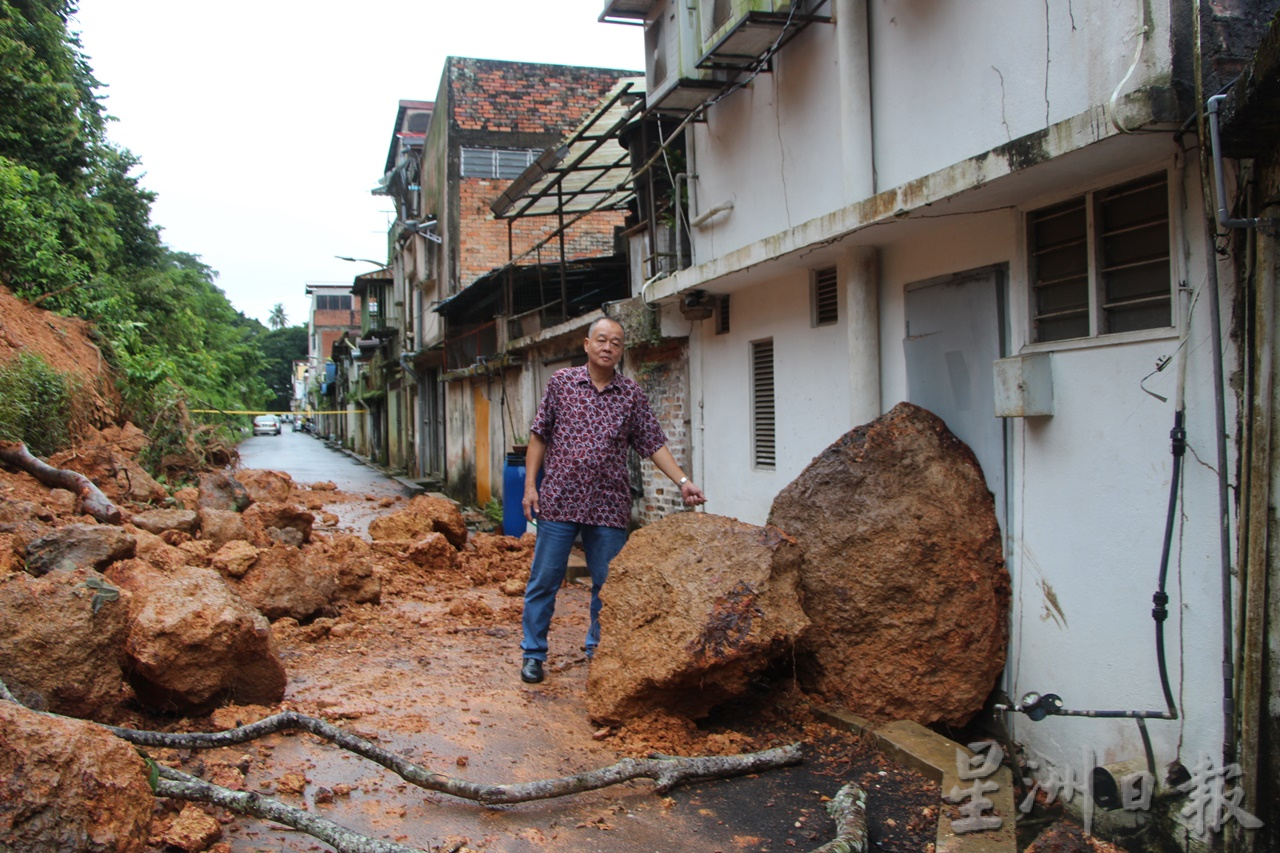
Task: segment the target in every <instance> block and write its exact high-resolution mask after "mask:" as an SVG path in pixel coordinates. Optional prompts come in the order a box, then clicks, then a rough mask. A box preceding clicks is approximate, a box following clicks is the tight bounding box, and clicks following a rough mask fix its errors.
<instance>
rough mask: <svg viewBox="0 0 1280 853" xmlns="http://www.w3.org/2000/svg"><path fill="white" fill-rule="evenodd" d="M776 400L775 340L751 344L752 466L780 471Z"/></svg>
mask: <svg viewBox="0 0 1280 853" xmlns="http://www.w3.org/2000/svg"><path fill="white" fill-rule="evenodd" d="M775 415H776V409H775V406H774V396H773V340H772V339H768V340H763V341H752V342H751V462H752V464H753V465H754V466H755V467H756V468H765V469H770V470H772V469H773V468H776V467H777V420H776V416H775Z"/></svg>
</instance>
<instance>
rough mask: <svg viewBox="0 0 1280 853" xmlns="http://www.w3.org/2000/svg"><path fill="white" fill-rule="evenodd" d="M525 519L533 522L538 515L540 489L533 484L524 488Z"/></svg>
mask: <svg viewBox="0 0 1280 853" xmlns="http://www.w3.org/2000/svg"><path fill="white" fill-rule="evenodd" d="M521 503H523V504H524V518H525V521H533V519H534V517H535V516H536V515H537V514H538V487H537V486H535V485H533V484H532V483H526V484H525V487H524V500H523V501H522V502H521Z"/></svg>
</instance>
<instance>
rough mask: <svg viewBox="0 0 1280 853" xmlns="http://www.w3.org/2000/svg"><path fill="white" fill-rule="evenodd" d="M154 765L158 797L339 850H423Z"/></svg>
mask: <svg viewBox="0 0 1280 853" xmlns="http://www.w3.org/2000/svg"><path fill="white" fill-rule="evenodd" d="M156 767H157V768H158V770H159V772H160V778H159V779H158V780H157V781H156V783H155V787H154V790H155V793H156V796H159V797H172V798H173V799H175V800H191V801H193V802H198V803H213V804H214V805H216V806H222V807H223V808H224V809H229V810H230V811H233V812H237V813H239V814H245V815H253V816H254V817H260V818H264V819H266V820H272V821H275V822H276V823H282V824H284V825H285V826H291V827H293V828H294V829H296V830H299V831H301V832H305V833H306V834H307V835H310V836H311V837H312V838H318V839H320V840H321V841H323V842H324V843H325V844H328V845H329V846H330V847H332V848H333V849H334V850H336V851H338V853H426V851H424V850H421V849H420V848H417V847H406V846H404V845H403V844H396V843H395V842H393V841H381V840H379V839H376V838H370V837H368V836H367V835H361V834H360V833H358V832H353V831H351V830H350V829H347V828H346V827H344V826H339V825H338V824H336V823H334V822H333V821H331V820H325V819H324V818H322V817H316V816H315V815H313V814H310V813H308V812H305V811H303V810H302V809H296V808H294V807H293V806H289V805H285V804H284V803H281V802H279V801H278V800H273V799H271V798H270V797H263V796H260V795H258V794H255V793H252V792H250V791H233V790H231V789H230V788H224V787H222V786H221V785H214V784H213V783H212V782H206V781H205V780H203V779H199V778H197V777H195V776H191V775H188V774H186V773H183V772H182V771H180V770H174V769H172V768H170V767H163V766H161V765H158V764H157V765H156Z"/></svg>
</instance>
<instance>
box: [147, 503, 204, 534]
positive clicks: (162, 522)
mask: <svg viewBox="0 0 1280 853" xmlns="http://www.w3.org/2000/svg"><path fill="white" fill-rule="evenodd" d="M132 521H133V526H134V527H141V528H142V529H143V530H145V531H147V532H148V533H154V534H156V535H157V536H159V535H160V534H162V533H164V532H165V531H168V530H180V531H182V532H183V533H188V534H191V535H192V536H194V535H195V533H196V531H197V530H199V529H200V516H199V515H197V514H196V513H195V512H193V511H191V510H189V509H149V510H147V511H146V512H140V513H138V514H136V515H135V516H134V517H133V519H132Z"/></svg>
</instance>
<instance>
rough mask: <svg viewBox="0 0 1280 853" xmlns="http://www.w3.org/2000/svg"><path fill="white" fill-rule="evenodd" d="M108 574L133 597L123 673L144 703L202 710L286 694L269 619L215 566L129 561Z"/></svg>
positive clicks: (160, 707)
mask: <svg viewBox="0 0 1280 853" xmlns="http://www.w3.org/2000/svg"><path fill="white" fill-rule="evenodd" d="M107 576H108V577H109V578H110V579H111V580H112V582H114V583H115V584H117V585H118V586H120V587H121V588H123V589H127V590H129V591H130V592H132V593H133V596H134V598H133V606H132V607H131V608H130V613H129V634H128V638H127V639H126V641H125V646H124V649H125V654H126V662H125V675H126V677H127V678H128V679H129V683H130V684H131V685H132V686H133V689H134V692H135V693H136V694H137V696H138V699H139V701H141V702H142V703H143V704H144V705H146V706H148V707H150V708H153V709H156V710H161V711H172V712H179V713H191V714H198V713H203V712H206V711H208V710H210V709H212V708H213V707H215V706H216V705H219V704H222V703H225V702H232V701H233V702H237V703H239V704H245V705H272V704H275V703H276V702H279V701H280V699H281V698H283V696H284V689H285V670H284V664H283V663H281V660H280V655H279V653H278V652H277V651H276V647H275V642H274V641H273V639H272V637H271V625H270V623H268V622H267V619H266V617H265V616H263V615H262V614H261V613H259V612H258V611H257V610H254V609H253V608H252V607H251V606H249V605H248V604H247V603H245V602H244V601H243V600H241V599H240V598H239V597H238V596H237V595H235V594H234V593H232V592H231V590H230V589H229V588H228V587H227V585H226V584H225V583H224V582H223V580H222V578H221V576H219V575H218V573H217V572H215V571H213V570H212V569H199V568H193V567H190V566H185V567H182V568H180V569H178V570H176V571H173V572H169V573H162V572H160V571H158V570H156V569H155V568H153V567H151V566H149V565H148V564H146V563H144V562H142V561H141V560H127V561H125V562H122V563H116V564H115V565H114V566H112V567H111V568H110V569H109V570H108V572H107Z"/></svg>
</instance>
